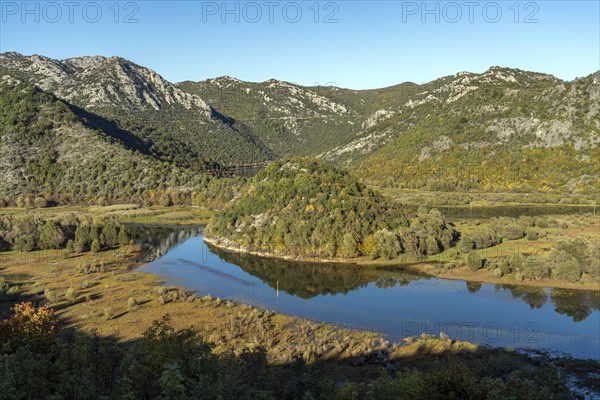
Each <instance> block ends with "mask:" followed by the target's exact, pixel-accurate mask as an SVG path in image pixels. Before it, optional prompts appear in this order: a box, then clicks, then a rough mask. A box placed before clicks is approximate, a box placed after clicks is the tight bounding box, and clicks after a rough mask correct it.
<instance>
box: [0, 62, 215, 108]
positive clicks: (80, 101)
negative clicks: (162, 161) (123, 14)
mask: <svg viewBox="0 0 600 400" xmlns="http://www.w3.org/2000/svg"><path fill="white" fill-rule="evenodd" d="M0 65H2V66H3V67H5V68H8V69H9V70H11V71H13V72H15V73H16V74H17V75H19V76H22V77H24V78H26V79H27V80H29V81H31V82H32V83H35V84H36V85H38V86H39V87H40V88H42V89H44V90H46V91H49V92H52V93H54V94H55V95H56V96H58V97H59V98H61V99H64V100H67V101H69V102H71V103H74V104H77V105H79V106H81V107H84V108H89V109H94V108H99V107H117V108H122V109H127V110H136V109H137V110H139V109H146V108H151V109H154V110H157V111H158V110H160V109H162V108H163V107H164V106H165V105H172V104H180V105H182V106H183V107H185V108H186V109H196V110H198V111H199V112H201V113H203V114H204V116H205V117H207V118H209V117H210V116H211V110H210V107H209V106H208V104H206V102H205V101H204V100H202V99H201V98H200V97H198V96H194V95H190V94H189V93H185V92H183V91H181V90H179V89H177V88H176V87H175V86H174V85H172V84H171V83H169V82H168V81H166V80H165V79H163V78H162V77H161V76H160V75H159V74H157V73H156V72H154V71H152V70H150V69H148V68H144V67H141V66H139V65H137V64H135V63H133V62H131V61H128V60H125V59H123V58H120V57H102V56H92V57H77V58H69V59H66V60H61V61H59V60H54V59H51V58H48V57H43V56H39V55H33V56H31V57H25V56H22V55H20V54H17V53H4V54H0Z"/></svg>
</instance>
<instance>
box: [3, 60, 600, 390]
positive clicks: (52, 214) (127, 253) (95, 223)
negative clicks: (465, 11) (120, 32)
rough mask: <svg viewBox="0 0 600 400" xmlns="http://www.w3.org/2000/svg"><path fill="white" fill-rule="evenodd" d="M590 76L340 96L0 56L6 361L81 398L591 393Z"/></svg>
mask: <svg viewBox="0 0 600 400" xmlns="http://www.w3.org/2000/svg"><path fill="white" fill-rule="evenodd" d="M599 74H600V72H594V73H592V74H589V75H587V76H585V77H581V78H577V79H574V80H571V81H564V80H561V79H559V78H556V77H554V76H552V75H548V74H543V73H538V72H529V71H524V70H519V69H514V68H501V67H490V68H489V69H487V70H486V71H484V72H482V73H471V72H458V73H456V74H454V75H449V76H444V77H441V78H439V79H436V80H434V81H432V82H429V83H422V84H416V83H411V82H405V83H401V84H399V85H395V86H391V87H387V88H381V89H370V90H351V89H344V88H340V87H337V86H335V85H329V86H304V85H298V84H294V83H290V82H284V81H281V80H276V79H271V80H268V81H264V82H245V81H241V80H239V79H236V78H232V77H219V78H213V79H208V80H203V81H196V82H194V81H182V82H179V83H171V82H169V81H167V80H166V79H164V78H163V77H162V76H161V75H159V74H158V73H157V72H155V71H153V70H152V69H150V68H147V67H144V66H141V65H138V64H136V63H134V62H132V61H129V60H127V59H125V58H121V57H104V56H90V57H88V56H84V57H74V58H68V59H63V60H57V59H52V58H49V57H45V56H40V55H32V56H25V55H22V54H19V53H15V52H9V53H1V54H0V316H1V317H2V318H3V320H2V322H1V323H0V342H1V343H6V349H7V350H6V351H5V353H2V355H3V356H4V355H5V354H6V358H5V360H8V361H6V363H9V362H10V363H14V364H15V365H16V364H18V363H20V361H19V359H18V357H21V356H23V357H30V358H31V359H36V360H38V359H39V360H42V359H43V360H44V361H43V362H45V363H46V364H44V367H43V368H46V369H48V370H49V369H51V368H58V369H60V368H63V369H64V370H65V371H69V373H70V374H73V373H74V369H73V368H76V367H77V365H78V364H77V362H78V363H81V365H85V366H86V367H85V368H84V369H83V370H85V371H87V372H81V374H82V376H84V375H85V378H81V379H82V381H83V380H93V379H96V378H97V379H98V381H97V382H95V383H93V384H92V383H86V384H81V383H76V384H72V385H67V384H64V382H66V380H65V379H66V378H64V377H63V376H62V375H58V377H51V376H45V377H44V379H45V380H46V381H51V380H53V379H56V380H57V383H56V385H57V387H59V388H61V389H60V390H63V392H61V393H62V395H63V397H72V398H79V397H77V396H76V395H74V394H73V393H72V390H75V389H73V388H78V389H77V390H84V389H83V388H85V390H87V389H89V388H94V387H97V388H99V390H100V391H101V392H102V396H104V397H105V398H113V397H115V396H117V397H118V396H123V397H127V398H155V397H153V396H154V394H155V392H156V391H161V390H162V391H163V392H164V393H171V394H172V393H176V388H177V387H178V386H177V384H176V383H177V382H183V381H185V382H192V381H193V382H196V381H198V382H199V381H201V380H202V379H205V380H206V381H207V382H208V381H210V382H211V383H210V384H208V385H207V386H206V387H204V388H203V389H202V390H204V389H206V388H210V390H213V389H214V392H210V394H206V396H207V397H206V398H245V397H240V396H242V394H239V393H245V395H246V396H249V397H247V398H252V399H255V398H265V399H267V398H269V399H270V398H286V399H287V398H289V399H302V400H306V399H313V400H314V399H316V398H322V399H329V398H336V399H350V398H352V399H356V398H360V399H362V398H367V397H366V395H364V396H363V394H365V393H374V391H375V392H376V391H378V390H382V391H385V390H388V389H389V390H392V389H390V388H397V391H394V390H396V389H394V390H392V391H391V392H390V393H392V394H390V395H389V397H385V396H384V395H382V396H381V397H377V396H376V397H375V398H377V399H380V398H381V399H387V398H390V399H391V398H399V397H398V396H399V394H398V393H404V392H406V391H410V390H412V391H413V392H412V393H413V394H414V395H413V396H412V397H407V398H414V399H430V398H434V397H432V396H434V392H435V393H437V394H439V396H440V397H438V398H447V397H451V396H452V393H454V392H453V391H454V390H458V391H462V392H461V393H463V394H464V393H468V395H464V396H463V395H461V396H462V397H461V396H458V397H457V398H492V399H494V398H522V397H519V396H517V397H514V396H513V397H510V396H511V393H512V392H513V390H517V391H518V392H519V393H528V395H527V396H528V397H527V398H532V399H537V398H539V399H542V398H543V399H547V398H558V399H562V398H573V397H572V395H573V393H574V392H572V391H571V389H572V386H573V385H575V386H576V387H577V388H578V389H577V390H583V391H584V392H585V391H587V393H589V394H591V396H590V398H594V397H593V396H596V395H598V396H600V388H599V387H598V384H597V382H595V381H594V377H596V376H597V374H598V369H599V364H598V362H599V360H600V354H598V352H597V348H598V337H599V335H598V330H597V326H598V324H599V323H600V319H599V318H600V314H599V312H600V311H599V310H600V308H599V304H600V303H599V293H600V253H599V249H600V220H599V219H598V210H597V207H598V195H599V194H600V158H599V156H600V155H599V153H598V144H599V143H600V114H599V113H600V75H599ZM24 302H30V304H29V303H27V304H25V305H23V303H24ZM38 314H39V315H38ZM38 318H40V319H42V322H40V323H39V324H38ZM30 324H31V326H30ZM36 324H38V325H36ZM464 324H467V326H469V325H468V324H476V325H477V329H475V330H474V331H473V330H471V331H468V334H464V333H465V331H463V330H459V331H460V332H459V334H456V330H454V331H452V328H453V327H455V325H458V326H459V327H463V326H464ZM490 324H491V325H490ZM190 325H192V326H193V327H194V330H188V328H189V327H190ZM32 326H33V328H32ZM432 326H433V327H434V328H431V327H432ZM490 326H492V327H493V328H494V329H492V330H494V332H495V333H496V334H497V335H499V337H498V338H497V340H490V336H489V335H490V332H489V329H487V328H489V327H490ZM48 327H51V328H48ZM485 327H487V328H485ZM516 327H518V328H516ZM46 328H48V329H47V330H46ZM496 328H497V329H496ZM515 329H516V331H515ZM29 330H31V331H32V332H38V330H41V331H43V332H45V333H44V334H40V335H38V334H36V333H33V334H31V336H28V335H30V333H31V332H30V331H29ZM453 333H454V336H453ZM69 335H74V336H73V337H77V338H78V339H77V340H80V341H81V343H80V346H81V348H85V349H88V350H85V352H83V353H82V355H81V358H80V359H78V361H77V362H65V363H66V364H65V365H68V366H64V365H63V364H60V363H62V362H63V360H62V358H61V357H59V355H57V354H54V353H52V351H54V350H50V349H54V348H56V349H70V350H69V351H72V350H73V349H74V348H75V347H73V345H72V344H71V343H72V340H71V336H69ZM531 335H533V339H535V340H532V341H527V340H526V339H528V338H529V339H532V337H531ZM517 336H518V340H517V339H516V338H517ZM37 340H41V341H44V340H48V341H49V342H52V343H54V345H53V346H47V347H44V348H45V349H46V350H44V351H47V352H46V353H44V352H41V353H37V352H38V351H39V348H38V347H37V346H36V344H35V343H37V342H36V341H37ZM99 342H102V343H103V344H102V346H105V345H106V346H107V347H102V346H100V347H102V348H103V349H104V350H102V351H103V353H102V355H99V354H98V353H94V351H96V350H93V351H92V350H91V349H98V348H99V347H98V346H97V345H96V344H94V343H99ZM10 346H14V348H13V347H10ZM19 346H21V347H19ZM163 346H173V347H172V348H173V349H176V350H173V354H176V355H177V357H179V358H177V359H170V358H169V357H170V356H169V355H168V354H166V353H164V352H163V350H161V349H163V348H164V347H163ZM17 348H22V349H24V350H23V352H25V353H23V354H26V355H22V354H21V353H18V352H17V351H13V349H17ZM202 349H204V350H202ZM2 351H4V350H2ZM57 351H58V350H57ZM27 352H28V353H27ZM190 352H197V353H198V354H200V355H199V356H198V357H197V358H195V359H194V361H191V360H190V359H188V358H187V357H188V356H187V354H188V353H190ZM65 354H67V353H65ZM68 354H70V353H68ZM127 354H128V355H127ZM73 357H74V356H73ZM94 357H97V358H98V357H99V358H101V359H102V362H101V363H100V364H98V363H97V362H96V361H94V360H95V358H94ZM145 357H148V358H149V359H153V360H157V361H156V362H157V365H160V367H157V370H155V371H154V370H150V369H147V368H144V367H143V366H141V365H140V364H139V363H138V361H139V360H144V359H145ZM198 359H202V360H210V361H206V362H207V363H208V364H207V365H210V367H207V369H206V371H207V372H206V374H207V375H202V374H201V373H200V372H198V371H197V370H196V367H197V365H196V364H194V363H195V362H196V361H197V360H198ZM171 361H172V362H171ZM2 362H5V361H2ZM40 362H42V361H40ZM54 363H57V364H54ZM102 363H105V364H102ZM131 363H133V364H131ZM140 363H141V361H140ZM163 364H164V365H170V367H168V368H167V367H165V366H164V365H163ZM11 365H13V364H11ZM25 365H26V368H32V369H31V370H28V372H27V374H33V373H34V372H33V371H34V368H37V367H36V365H37V364H35V363H33V362H31V363H25ZM40 365H41V364H40ZM99 365H104V366H106V365H112V367H111V368H108V367H106V370H103V371H97V370H94V368H100V367H99ZM131 365H134V366H135V368H134V367H132V366H131ZM173 365H175V366H174V367H173ZM5 366H6V368H5V370H6V371H9V370H11V371H12V370H14V368H13V367H12V366H9V364H5ZM184 366H185V367H184ZM248 366H251V367H252V368H256V369H257V370H260V371H263V372H262V374H263V375H261V376H260V377H258V378H254V377H249V376H246V375H245V374H244V373H243V371H244V369H245V368H248ZM11 368H12V369H11ZM40 368H42V367H40ZM102 368H104V367H102ZM319 368H325V369H326V370H327V373H323V372H322V370H320V369H319ZM138 369H139V371H140V372H139V374H138ZM83 370H82V371H83ZM92 370H94V371H96V372H90V371H92ZM217 370H218V371H226V373H224V374H220V373H216V372H215V371H217ZM182 371H183V372H182ZM515 371H516V372H515ZM7 374H8V373H7ZM178 374H179V375H178ZM9 375H10V374H8V375H0V379H3V381H2V382H9V383H7V385H8V386H10V387H12V388H22V387H24V386H23V384H22V381H18V379H17V378H14V377H13V376H12V375H10V376H9ZM23 376H25V373H24V375H23ZM183 376H185V377H186V378H182V377H183ZM94 377H95V378H94ZM270 377H276V378H275V380H274V381H272V382H271V380H270ZM228 379H231V380H232V381H235V384H231V385H228V383H227V382H226V380H228ZM136 380H139V382H145V383H147V385H148V387H152V388H153V389H152V390H153V392H152V394H149V393H147V390H148V389H147V387H144V385H136V384H134V383H133V382H135V381H136ZM17 381H18V382H21V383H18V382H17ZM41 381H43V380H41ZM15 382H17V383H15ZM173 382H175V383H173ZM339 382H342V383H343V384H341V385H338V383H339ZM447 382H450V383H447ZM11 385H12V386H11ZM171 385H174V386H171ZM444 385H446V386H444ZM569 385H570V386H569ZM32 387H35V389H32V390H37V391H39V392H40V393H41V392H42V391H44V390H47V388H45V385H44V384H42V383H41V384H40V385H37V386H35V385H34V386H32ZM173 388H175V389H173ZM316 388H317V389H316ZM431 388H435V390H434V389H431ZM515 388H517V389H515ZM533 388H535V389H533ZM188 389H189V388H188ZM188 389H186V390H188ZM229 389H231V390H232V391H233V390H234V389H235V390H238V391H237V392H235V393H237V394H236V395H235V396H234V395H232V393H233V392H228V390H229ZM15 390H17V389H15ZM19 390H21V389H19ZM23 390H24V389H23ZM48 390H50V389H48ZM53 390H54V389H53ZM57 390H58V389H57ZM169 390H175V392H169ZM177 390H178V389H177ZM189 390H191V389H189ZM206 390H209V389H206ZM431 390H434V392H431ZM444 390H447V392H444ZM317 391H318V393H320V394H316V393H317ZM163 392H161V393H163ZM44 393H46V392H44ZM48 393H50V392H48ZM86 393H87V392H86ZM164 393H163V394H164ZM215 393H217V394H218V395H217V394H215ZM305 393H309V394H308V395H306V396H313V394H314V397H306V396H304V394H305ZM311 393H312V394H311ZM357 393H360V395H358V394H357ZM440 393H441V394H440ZM263 395H264V397H261V396H263ZM301 395H302V396H304V397H301ZM86 396H87V395H86ZM86 396H82V398H91V397H90V396H91V395H90V396H87V397H86ZM128 396H129V397H128ZM211 396H212V397H211ZM218 396H221V397H218ZM357 396H358V397H357ZM394 396H396V397H394ZM469 396H470V397H469ZM494 396H495V397H494ZM0 397H1V396H0ZM9 397H10V396H9ZM17 397H18V396H17ZM21 397H22V398H27V396H24V397H23V396H21ZM30 397H31V396H30ZM34 397H35V396H34ZM42 397H43V396H42ZM104 397H103V398H104ZM115 398H116V397H115ZM119 398H120V397H119ZM163 398H179V397H177V396H176V395H172V396H169V395H166V394H164V396H163ZM181 398H185V397H181ZM402 398H404V397H402Z"/></svg>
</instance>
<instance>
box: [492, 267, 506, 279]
mask: <svg viewBox="0 0 600 400" xmlns="http://www.w3.org/2000/svg"><path fill="white" fill-rule="evenodd" d="M492 275H493V276H494V278H502V275H504V274H503V272H502V269H500V268H496V269H494V272H493V273H492Z"/></svg>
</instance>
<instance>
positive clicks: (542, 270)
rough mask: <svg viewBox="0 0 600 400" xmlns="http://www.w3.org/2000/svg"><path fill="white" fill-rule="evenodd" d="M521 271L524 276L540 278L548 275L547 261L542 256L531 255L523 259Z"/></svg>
mask: <svg viewBox="0 0 600 400" xmlns="http://www.w3.org/2000/svg"><path fill="white" fill-rule="evenodd" d="M521 273H522V274H523V276H524V277H525V278H529V279H542V278H547V277H548V276H549V275H550V268H549V266H548V262H547V261H546V260H545V259H544V258H542V257H540V256H535V255H531V256H528V257H526V258H525V259H524V260H523V264H522V265H521Z"/></svg>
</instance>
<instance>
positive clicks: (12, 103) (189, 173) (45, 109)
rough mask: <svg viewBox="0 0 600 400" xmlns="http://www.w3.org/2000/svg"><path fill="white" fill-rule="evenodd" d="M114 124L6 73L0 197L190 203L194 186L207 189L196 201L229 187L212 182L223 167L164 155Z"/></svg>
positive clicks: (25, 202) (0, 119)
mask: <svg viewBox="0 0 600 400" xmlns="http://www.w3.org/2000/svg"><path fill="white" fill-rule="evenodd" d="M112 124H113V122H112V121H110V120H105V119H103V118H100V117H98V116H95V115H93V114H90V113H87V112H83V111H82V110H80V109H78V108H77V107H74V106H71V105H69V104H68V103H66V102H65V101H62V100H59V99H57V98H56V97H55V96H54V95H52V94H49V93H46V92H44V91H42V90H40V89H37V88H35V87H33V86H32V85H30V84H27V83H23V82H19V81H18V80H16V79H14V78H11V77H10V76H7V75H5V76H3V77H2V78H1V80H0V177H1V179H0V192H1V193H2V196H1V198H0V200H1V201H2V202H3V203H5V204H8V203H12V204H16V205H19V206H28V207H33V206H38V204H34V203H36V202H35V200H36V198H37V199H38V200H39V201H38V202H37V203H39V206H45V205H46V202H48V201H54V202H58V203H61V204H70V203H90V202H91V203H99V204H103V203H110V202H127V201H139V202H144V203H148V204H152V203H155V204H158V203H160V202H162V203H165V204H171V203H178V202H181V201H180V200H183V201H184V202H188V203H191V202H192V200H191V197H192V193H190V192H191V191H192V190H193V189H196V190H197V191H199V192H200V191H202V192H203V195H202V199H201V200H200V198H199V197H198V196H196V200H197V201H204V200H207V198H208V197H210V196H211V193H215V192H217V193H218V192H221V193H223V194H225V192H226V191H224V190H222V188H221V187H220V186H221V185H216V186H215V184H214V183H212V182H214V181H215V179H213V178H212V177H213V176H216V175H218V174H219V173H220V169H219V168H220V167H219V166H218V165H216V164H211V163H208V162H205V161H202V160H198V161H196V162H195V163H194V167H193V168H192V167H189V168H185V167H179V166H177V165H175V164H174V163H173V162H168V161H164V160H162V159H161V157H159V156H158V155H156V154H154V153H153V151H152V149H151V148H149V147H148V146H146V145H145V144H144V143H143V142H142V141H140V140H139V139H138V138H137V137H136V136H135V135H132V134H130V133H129V132H127V131H123V130H120V129H115V130H111V129H110V127H111V126H112ZM105 128H106V129H105ZM223 183H225V182H223ZM217 186H219V188H217ZM210 187H213V188H214V189H210ZM182 192H184V194H183V199H180V197H179V195H180V194H181V193H182ZM171 193H172V194H173V196H171ZM42 203H43V204H42Z"/></svg>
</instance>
